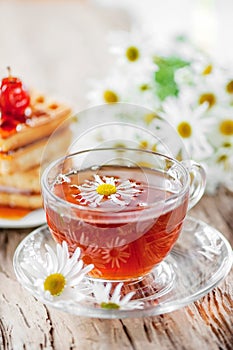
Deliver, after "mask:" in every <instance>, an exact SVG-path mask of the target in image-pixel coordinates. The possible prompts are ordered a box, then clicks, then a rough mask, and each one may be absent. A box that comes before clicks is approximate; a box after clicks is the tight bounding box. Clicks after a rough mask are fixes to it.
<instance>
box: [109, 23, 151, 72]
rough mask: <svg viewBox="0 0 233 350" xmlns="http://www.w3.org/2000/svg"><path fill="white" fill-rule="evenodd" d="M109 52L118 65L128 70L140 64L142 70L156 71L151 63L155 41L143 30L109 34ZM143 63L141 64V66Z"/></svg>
mask: <svg viewBox="0 0 233 350" xmlns="http://www.w3.org/2000/svg"><path fill="white" fill-rule="evenodd" d="M108 41H109V42H110V52H111V53H113V54H115V55H116V56H117V59H118V63H120V64H123V65H127V67H128V69H130V68H136V66H138V64H140V66H141V68H142V69H144V70H147V69H148V70H151V71H155V70H156V65H155V63H154V62H153V51H152V48H153V50H154V45H152V44H154V43H155V40H154V37H153V36H148V33H147V34H145V32H144V31H143V30H139V29H136V28H134V29H132V30H131V31H115V32H112V33H110V34H109V37H108ZM142 63H143V64H142Z"/></svg>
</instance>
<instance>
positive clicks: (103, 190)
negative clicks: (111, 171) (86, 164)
mask: <svg viewBox="0 0 233 350" xmlns="http://www.w3.org/2000/svg"><path fill="white" fill-rule="evenodd" d="M96 192H97V193H98V194H100V195H102V196H106V197H107V196H110V195H111V194H114V193H116V186H114V185H111V184H101V185H99V186H98V187H97V189H96Z"/></svg>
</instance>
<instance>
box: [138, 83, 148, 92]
mask: <svg viewBox="0 0 233 350" xmlns="http://www.w3.org/2000/svg"><path fill="white" fill-rule="evenodd" d="M149 89H150V86H149V85H148V84H142V85H141V86H140V90H141V91H146V90H149Z"/></svg>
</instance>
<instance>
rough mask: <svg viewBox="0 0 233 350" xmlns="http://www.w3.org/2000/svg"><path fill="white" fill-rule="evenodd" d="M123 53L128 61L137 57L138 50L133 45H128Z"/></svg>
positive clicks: (133, 60)
mask: <svg viewBox="0 0 233 350" xmlns="http://www.w3.org/2000/svg"><path fill="white" fill-rule="evenodd" d="M125 55H126V57H127V59H128V60H129V61H130V62H135V61H137V59H138V58H139V56H140V54H139V50H138V48H137V47H135V46H130V47H128V48H127V50H126V52H125Z"/></svg>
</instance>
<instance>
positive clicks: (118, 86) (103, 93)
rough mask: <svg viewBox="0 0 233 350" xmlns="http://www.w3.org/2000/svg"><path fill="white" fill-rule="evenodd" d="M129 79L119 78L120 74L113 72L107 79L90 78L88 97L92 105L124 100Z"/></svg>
mask: <svg viewBox="0 0 233 350" xmlns="http://www.w3.org/2000/svg"><path fill="white" fill-rule="evenodd" d="M126 83H127V81H125V80H122V79H120V78H119V74H114V72H112V74H111V75H110V76H108V77H107V78H106V79H102V80H94V79H93V80H90V81H89V92H88V93H87V99H88V101H89V105H90V106H95V105H101V104H104V103H108V104H112V103H117V102H122V101H123V96H125V91H126V86H127V84H126Z"/></svg>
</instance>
